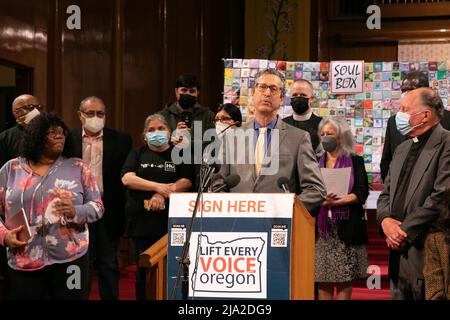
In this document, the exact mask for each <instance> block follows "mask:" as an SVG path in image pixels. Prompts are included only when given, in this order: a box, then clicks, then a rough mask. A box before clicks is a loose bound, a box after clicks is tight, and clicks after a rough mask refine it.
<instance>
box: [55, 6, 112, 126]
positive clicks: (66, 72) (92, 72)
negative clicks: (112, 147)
mask: <svg viewBox="0 0 450 320" xmlns="http://www.w3.org/2000/svg"><path fill="white" fill-rule="evenodd" d="M72 4H74V5H78V6H79V7H80V8H81V30H69V29H67V28H66V23H65V20H66V19H67V17H68V15H67V14H66V13H65V9H66V8H67V7H68V6H70V5H72ZM61 5H62V9H63V17H64V20H63V21H62V22H63V26H64V27H63V29H62V50H63V54H62V60H61V72H62V92H63V96H62V105H61V109H60V113H61V114H62V116H63V117H64V119H65V120H66V121H67V124H68V125H69V126H71V127H77V126H79V125H80V121H79V119H78V118H77V114H76V111H77V110H78V107H79V104H80V101H81V100H82V99H83V98H85V97H87V96H91V95H95V96H98V97H100V98H101V99H102V100H103V101H104V102H105V104H106V106H107V108H108V115H107V118H108V124H110V123H113V122H114V119H111V117H114V112H110V111H113V110H114V105H113V103H114V92H113V83H114V63H113V60H112V54H113V22H114V2H113V1H89V0H76V1H74V0H63V1H61Z"/></svg>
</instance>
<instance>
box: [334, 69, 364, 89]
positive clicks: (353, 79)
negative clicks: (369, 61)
mask: <svg viewBox="0 0 450 320" xmlns="http://www.w3.org/2000/svg"><path fill="white" fill-rule="evenodd" d="M330 72H331V77H330V78H331V79H330V80H331V94H355V93H362V92H363V90H364V88H363V85H364V61H331V63H330Z"/></svg>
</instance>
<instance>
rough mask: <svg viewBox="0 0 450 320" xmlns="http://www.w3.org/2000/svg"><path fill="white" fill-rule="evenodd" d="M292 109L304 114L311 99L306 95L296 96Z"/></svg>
mask: <svg viewBox="0 0 450 320" xmlns="http://www.w3.org/2000/svg"><path fill="white" fill-rule="evenodd" d="M291 106H292V109H293V110H294V111H295V113H297V114H304V113H305V112H306V111H308V109H309V99H308V98H305V97H301V96H299V97H294V98H292V99H291Z"/></svg>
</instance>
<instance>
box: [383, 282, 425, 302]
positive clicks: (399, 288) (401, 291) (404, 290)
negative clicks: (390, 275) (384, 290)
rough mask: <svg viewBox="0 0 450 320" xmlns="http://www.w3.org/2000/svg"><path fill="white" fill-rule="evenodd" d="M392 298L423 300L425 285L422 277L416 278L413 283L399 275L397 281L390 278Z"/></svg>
mask: <svg viewBox="0 0 450 320" xmlns="http://www.w3.org/2000/svg"><path fill="white" fill-rule="evenodd" d="M391 299H392V300H424V299H425V286H424V281H423V279H417V280H416V282H415V283H410V282H409V281H408V280H406V279H404V278H401V277H399V278H398V280H397V282H396V283H394V282H393V281H392V280H391Z"/></svg>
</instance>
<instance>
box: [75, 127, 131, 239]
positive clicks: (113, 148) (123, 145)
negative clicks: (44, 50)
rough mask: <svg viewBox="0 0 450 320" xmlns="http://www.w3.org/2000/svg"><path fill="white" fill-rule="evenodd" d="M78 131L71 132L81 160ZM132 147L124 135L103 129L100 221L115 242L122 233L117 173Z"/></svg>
mask: <svg viewBox="0 0 450 320" xmlns="http://www.w3.org/2000/svg"><path fill="white" fill-rule="evenodd" d="M81 132H82V131H81V128H79V129H75V130H73V131H72V135H73V140H74V149H75V156H76V157H80V158H83V157H82V153H83V147H82V137H81ZM131 147H132V141H131V137H130V135H128V134H124V133H121V132H118V131H116V130H113V129H109V128H104V129H103V197H102V200H103V204H104V206H105V214H104V215H103V219H104V220H105V223H106V228H107V230H108V231H109V233H108V236H109V237H110V238H111V240H114V239H118V238H120V237H121V236H122V234H123V232H124V231H125V212H124V207H125V187H124V186H123V184H122V181H121V177H120V172H121V170H122V166H123V163H124V162H125V159H126V157H127V155H128V153H129V152H130V150H131Z"/></svg>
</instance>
